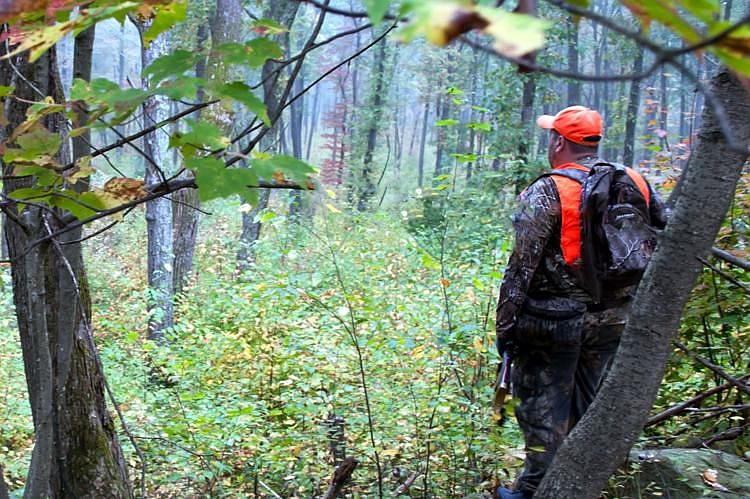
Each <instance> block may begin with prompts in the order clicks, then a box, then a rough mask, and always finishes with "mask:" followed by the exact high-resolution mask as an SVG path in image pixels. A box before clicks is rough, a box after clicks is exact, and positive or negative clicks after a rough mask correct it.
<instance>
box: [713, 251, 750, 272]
mask: <svg viewBox="0 0 750 499" xmlns="http://www.w3.org/2000/svg"><path fill="white" fill-rule="evenodd" d="M711 254H713V255H714V256H715V257H717V258H720V259H722V260H724V261H725V262H727V263H730V264H732V265H734V266H735V267H739V268H741V269H745V270H750V262H748V261H747V260H743V259H742V258H739V257H737V256H734V255H733V254H731V253H730V252H728V251H725V250H723V249H721V248H717V247H716V246H714V247H713V248H711Z"/></svg>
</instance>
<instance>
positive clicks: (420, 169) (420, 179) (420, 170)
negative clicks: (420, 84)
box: [417, 99, 430, 187]
mask: <svg viewBox="0 0 750 499" xmlns="http://www.w3.org/2000/svg"><path fill="white" fill-rule="evenodd" d="M429 116H430V101H429V99H426V100H425V102H424V111H423V117H422V139H421V140H420V141H419V162H418V163H417V185H418V186H419V187H422V186H423V185H424V151H425V146H426V145H427V122H428V119H429Z"/></svg>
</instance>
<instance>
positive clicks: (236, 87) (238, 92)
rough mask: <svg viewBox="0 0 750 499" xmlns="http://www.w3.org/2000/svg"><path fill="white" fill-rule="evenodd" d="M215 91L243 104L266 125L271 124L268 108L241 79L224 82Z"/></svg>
mask: <svg viewBox="0 0 750 499" xmlns="http://www.w3.org/2000/svg"><path fill="white" fill-rule="evenodd" d="M215 93H217V94H219V95H222V96H224V97H229V98H230V99H234V100H236V101H237V102H239V103H241V104H243V105H244V106H245V107H246V108H247V109H248V111H250V112H252V113H253V114H255V115H256V116H257V117H259V118H260V119H261V120H263V123H265V124H266V126H269V127H270V126H271V120H270V119H269V118H268V110H267V109H266V106H265V104H263V101H262V100H260V99H259V98H258V97H256V96H255V94H254V93H253V91H252V89H251V88H250V87H248V86H247V85H245V84H244V83H242V82H241V81H233V82H231V83H225V84H223V85H219V86H218V87H216V88H215Z"/></svg>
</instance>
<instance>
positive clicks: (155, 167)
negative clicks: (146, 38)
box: [138, 21, 174, 341]
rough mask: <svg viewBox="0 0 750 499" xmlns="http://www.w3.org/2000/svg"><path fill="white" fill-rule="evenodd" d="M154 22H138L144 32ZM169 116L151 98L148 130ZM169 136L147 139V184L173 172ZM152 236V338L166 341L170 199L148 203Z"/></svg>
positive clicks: (170, 317)
mask: <svg viewBox="0 0 750 499" xmlns="http://www.w3.org/2000/svg"><path fill="white" fill-rule="evenodd" d="M151 22H152V21H147V22H145V23H138V30H139V32H140V33H141V36H143V33H144V32H145V31H146V29H148V26H149V25H150V23H151ZM167 45H168V41H167V35H166V34H161V35H159V36H158V37H157V38H156V39H155V40H153V41H152V42H151V43H150V44H148V46H146V45H144V44H143V42H142V49H141V61H142V63H141V67H144V68H145V67H147V66H148V65H149V64H151V63H152V62H153V61H154V60H156V59H157V58H158V57H161V56H162V55H164V54H166V53H167V50H168V49H167ZM144 86H145V84H144ZM168 117H169V100H168V99H167V98H166V97H164V96H160V95H155V96H152V97H149V98H148V100H146V102H144V104H143V126H144V127H147V126H150V125H152V124H153V123H158V122H160V121H163V120H165V119H166V118H168ZM168 148H169V137H168V136H167V135H166V134H165V133H163V132H160V131H158V130H157V131H155V132H151V133H149V134H148V135H146V136H145V137H144V138H143V149H144V152H145V153H146V155H147V156H148V157H149V158H150V159H148V160H147V161H146V175H145V177H144V182H145V183H146V184H147V185H148V184H156V183H159V182H162V181H164V180H165V178H166V176H167V175H168V174H169V172H171V171H172V170H173V168H172V165H170V164H169V163H170V158H169V154H168ZM146 227H147V233H148V286H149V297H148V314H149V315H148V338H149V339H151V340H156V341H163V340H164V331H165V329H167V328H169V327H171V326H172V325H173V324H174V274H173V270H174V246H173V240H172V237H173V234H172V233H173V231H172V201H170V200H169V199H168V198H166V197H162V198H159V199H155V200H153V201H149V202H147V203H146Z"/></svg>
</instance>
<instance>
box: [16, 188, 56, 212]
mask: <svg viewBox="0 0 750 499" xmlns="http://www.w3.org/2000/svg"><path fill="white" fill-rule="evenodd" d="M49 194H50V191H48V190H47V189H39V188H38V187H24V188H23V189H16V190H15V191H13V192H11V193H10V194H8V197H9V198H12V199H17V200H19V201H34V202H37V203H44V202H47V200H48V199H49ZM23 208H24V207H23V206H20V205H19V206H18V212H19V213H20V212H21V211H23Z"/></svg>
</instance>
